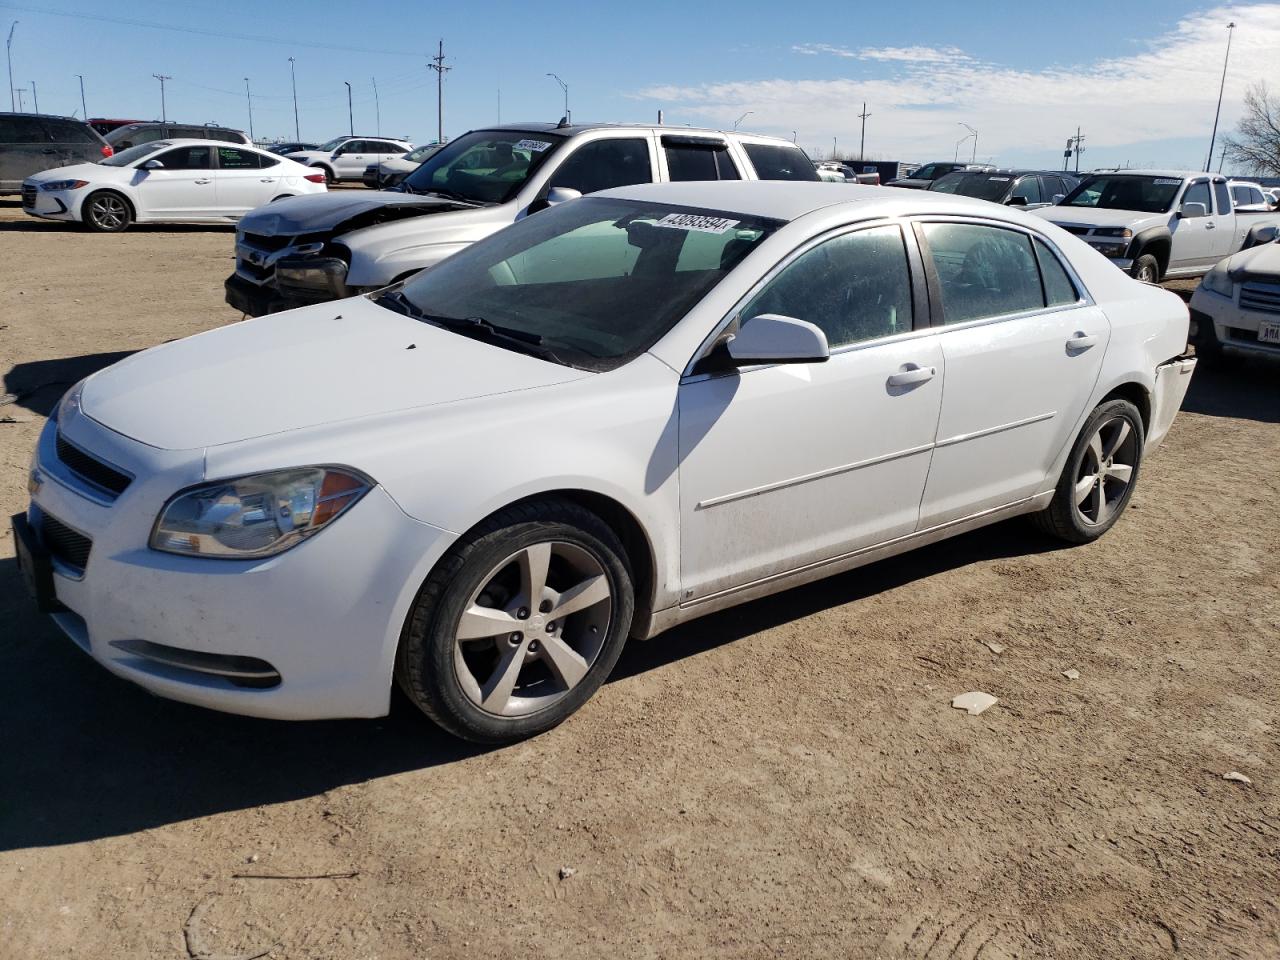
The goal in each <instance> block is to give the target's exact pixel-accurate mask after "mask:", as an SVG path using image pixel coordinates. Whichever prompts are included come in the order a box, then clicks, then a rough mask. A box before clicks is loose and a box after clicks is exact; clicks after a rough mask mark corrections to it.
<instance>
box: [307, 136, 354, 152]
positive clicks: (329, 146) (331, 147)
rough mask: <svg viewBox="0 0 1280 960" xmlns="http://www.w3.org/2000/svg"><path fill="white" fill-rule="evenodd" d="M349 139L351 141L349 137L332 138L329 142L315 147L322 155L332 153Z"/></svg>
mask: <svg viewBox="0 0 1280 960" xmlns="http://www.w3.org/2000/svg"><path fill="white" fill-rule="evenodd" d="M350 139H351V138H350V137H334V138H333V139H332V140H329V141H326V142H325V143H322V144H320V146H318V147H316V149H317V150H319V151H322V152H324V153H333V151H335V150H337V149H338V147H339V146H341V145H342V144H344V143H346V142H347V141H348V140H350Z"/></svg>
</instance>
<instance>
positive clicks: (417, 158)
mask: <svg viewBox="0 0 1280 960" xmlns="http://www.w3.org/2000/svg"><path fill="white" fill-rule="evenodd" d="M439 149H440V144H438V143H431V144H428V145H427V146H425V147H418V148H417V149H414V150H410V151H409V152H408V153H406V154H405V155H404V158H405V159H406V160H412V161H413V162H414V163H421V162H422V161H423V160H425V159H427V157H429V156H431V155H432V154H433V153H435V152H436V151H437V150H439Z"/></svg>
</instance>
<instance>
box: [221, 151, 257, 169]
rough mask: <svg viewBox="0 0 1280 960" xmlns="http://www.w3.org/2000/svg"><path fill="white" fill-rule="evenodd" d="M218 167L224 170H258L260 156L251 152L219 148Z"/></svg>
mask: <svg viewBox="0 0 1280 960" xmlns="http://www.w3.org/2000/svg"><path fill="white" fill-rule="evenodd" d="M218 166H220V167H221V168H222V169H223V170H257V169H258V155H257V154H256V153H254V152H253V151H251V150H238V149H236V148H235V147H219V148H218Z"/></svg>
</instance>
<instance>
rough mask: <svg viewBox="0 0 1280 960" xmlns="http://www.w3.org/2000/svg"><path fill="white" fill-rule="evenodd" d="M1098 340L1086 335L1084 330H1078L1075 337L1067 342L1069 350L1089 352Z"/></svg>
mask: <svg viewBox="0 0 1280 960" xmlns="http://www.w3.org/2000/svg"><path fill="white" fill-rule="evenodd" d="M1097 342H1098V338H1097V337H1095V336H1093V335H1092V334H1088V333H1085V332H1084V331H1083V330H1077V331H1076V332H1075V335H1074V336H1072V338H1071V339H1070V340H1068V341H1067V349H1068V350H1088V349H1089V348H1090V347H1092V346H1094V345H1096V344H1097Z"/></svg>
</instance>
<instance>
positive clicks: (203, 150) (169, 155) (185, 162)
mask: <svg viewBox="0 0 1280 960" xmlns="http://www.w3.org/2000/svg"><path fill="white" fill-rule="evenodd" d="M156 159H157V160H159V161H160V162H161V163H163V164H164V169H166V170H212V169H213V156H212V151H211V150H210V148H209V147H178V148H177V149H174V150H169V151H167V152H166V153H162V154H160V155H159V156H158V157H156Z"/></svg>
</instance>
